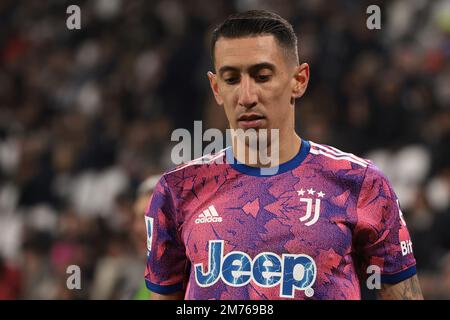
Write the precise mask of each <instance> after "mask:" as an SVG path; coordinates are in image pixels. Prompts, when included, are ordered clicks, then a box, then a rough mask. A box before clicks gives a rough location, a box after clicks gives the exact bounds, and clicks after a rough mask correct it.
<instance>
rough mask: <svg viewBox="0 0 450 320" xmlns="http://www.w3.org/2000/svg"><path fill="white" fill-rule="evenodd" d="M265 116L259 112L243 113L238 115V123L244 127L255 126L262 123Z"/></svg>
mask: <svg viewBox="0 0 450 320" xmlns="http://www.w3.org/2000/svg"><path fill="white" fill-rule="evenodd" d="M264 119H265V117H264V116H263V115H261V114H259V113H244V114H242V115H240V116H239V118H238V123H239V125H240V126H241V127H243V128H244V129H248V128H257V127H260V126H261V125H262V122H263V121H264Z"/></svg>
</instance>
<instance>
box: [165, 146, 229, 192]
mask: <svg viewBox="0 0 450 320" xmlns="http://www.w3.org/2000/svg"><path fill="white" fill-rule="evenodd" d="M226 149H227V148H225V149H222V150H220V151H218V152H216V153H209V154H206V155H204V156H202V157H200V158H197V159H194V160H191V161H189V162H187V163H183V164H180V165H178V166H176V167H173V168H170V169H168V170H166V171H165V172H164V173H163V175H162V177H161V180H160V183H161V182H162V181H163V183H164V184H166V185H171V184H172V183H176V182H177V181H180V179H182V180H184V179H186V178H188V177H205V176H207V175H210V174H218V173H220V171H222V170H224V165H225V164H226Z"/></svg>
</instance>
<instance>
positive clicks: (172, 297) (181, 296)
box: [150, 291, 184, 300]
mask: <svg viewBox="0 0 450 320" xmlns="http://www.w3.org/2000/svg"><path fill="white" fill-rule="evenodd" d="M183 299H184V292H183V291H178V292H174V293H169V294H159V293H156V292H153V291H152V292H151V293H150V300H183Z"/></svg>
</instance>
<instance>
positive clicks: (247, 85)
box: [238, 75, 258, 109]
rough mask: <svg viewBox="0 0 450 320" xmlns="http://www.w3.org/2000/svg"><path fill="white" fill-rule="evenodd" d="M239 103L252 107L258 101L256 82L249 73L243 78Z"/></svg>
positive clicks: (245, 106) (248, 107)
mask: <svg viewBox="0 0 450 320" xmlns="http://www.w3.org/2000/svg"><path fill="white" fill-rule="evenodd" d="M238 103H239V105H240V106H243V107H244V108H246V109H250V108H252V107H254V106H256V104H257V103H258V96H257V95H256V90H255V86H254V83H253V81H252V79H251V78H250V77H249V76H248V75H245V76H243V77H242V79H241V82H240V85H239V99H238Z"/></svg>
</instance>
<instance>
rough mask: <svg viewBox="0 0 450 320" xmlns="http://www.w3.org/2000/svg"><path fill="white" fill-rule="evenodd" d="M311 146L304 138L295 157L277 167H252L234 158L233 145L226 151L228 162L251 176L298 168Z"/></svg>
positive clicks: (273, 173)
mask: <svg viewBox="0 0 450 320" xmlns="http://www.w3.org/2000/svg"><path fill="white" fill-rule="evenodd" d="M310 148H311V145H310V143H309V141H307V140H303V139H302V143H301V145H300V150H299V151H298V153H297V155H296V156H295V157H294V158H292V159H291V160H289V161H287V162H285V163H282V164H280V165H279V166H277V167H272V168H258V167H251V166H248V165H246V164H244V163H241V162H239V161H238V160H236V158H234V155H233V148H232V147H231V146H230V147H228V148H227V149H226V150H225V153H226V159H227V162H228V163H229V164H230V165H231V166H232V167H233V168H234V169H236V170H237V171H239V172H241V173H244V174H246V175H249V176H256V177H267V176H274V175H277V174H281V173H285V172H287V171H290V170H293V169H295V168H297V167H298V166H299V165H300V164H301V163H302V162H303V160H305V158H306V156H307V155H308V153H309V149H310Z"/></svg>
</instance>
